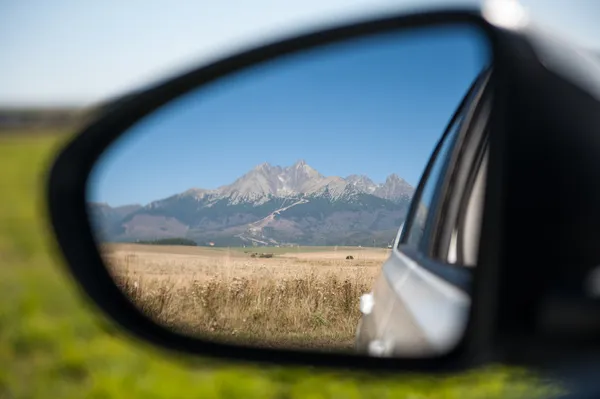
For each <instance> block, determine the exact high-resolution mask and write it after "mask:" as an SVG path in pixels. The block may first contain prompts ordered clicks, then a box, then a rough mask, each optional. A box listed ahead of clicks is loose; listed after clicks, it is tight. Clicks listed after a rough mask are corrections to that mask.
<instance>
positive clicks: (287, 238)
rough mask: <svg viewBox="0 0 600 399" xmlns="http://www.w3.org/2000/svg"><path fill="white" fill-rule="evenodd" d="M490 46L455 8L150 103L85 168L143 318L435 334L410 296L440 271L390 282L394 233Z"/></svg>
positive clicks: (187, 328) (205, 326)
mask: <svg viewBox="0 0 600 399" xmlns="http://www.w3.org/2000/svg"><path fill="white" fill-rule="evenodd" d="M488 53H489V48H488V44H487V42H486V39H485V37H484V36H483V34H482V33H481V32H479V31H477V30H476V29H474V28H473V27H468V26H446V27H437V28H427V29H415V30H410V31H404V32H400V33H394V34H390V33H387V34H380V35H373V36H369V37H366V38H360V39H353V40H348V41H345V42H343V43H337V44H333V45H328V46H323V47H320V48H316V49H312V50H310V51H304V52H301V53H298V54H294V55H293V56H286V57H282V58H280V59H277V60H275V61H271V62H268V63H265V64H263V65H259V66H256V67H254V68H252V69H249V70H246V71H243V72H241V73H237V74H235V75H231V76H228V77H226V78H223V79H221V80H219V81H217V82H215V83H213V84H211V85H209V86H205V87H202V88H200V89H197V90H195V91H192V92H190V93H188V94H187V95H185V96H182V97H181V98H179V99H177V100H176V101H173V102H172V103H170V104H167V105H166V106H165V107H163V108H161V109H159V110H158V111H156V112H154V113H153V114H151V115H149V116H147V117H146V118H144V119H143V120H141V121H140V122H139V123H137V124H136V125H135V126H133V127H132V128H131V129H130V131H128V132H127V133H126V134H124V135H123V137H122V138H120V139H119V140H117V141H116V142H115V143H114V144H113V145H112V146H111V147H110V148H109V149H108V150H107V152H106V153H105V154H104V155H103V156H102V157H101V159H100V160H99V162H98V163H97V165H96V166H95V168H94V170H93V173H92V175H91V176H90V179H89V181H88V201H89V210H90V215H91V218H92V226H93V228H94V229H95V230H94V233H95V236H96V238H97V241H98V243H99V246H100V248H101V253H102V256H103V259H104V260H105V262H106V265H107V268H108V269H109V271H110V273H111V275H112V276H114V279H115V282H116V284H117V285H118V286H119V287H120V288H121V289H122V290H123V291H124V292H125V294H126V295H127V296H128V297H129V298H130V299H131V301H132V302H133V303H134V304H135V305H136V306H138V307H139V308H140V309H141V310H142V311H143V312H144V313H145V314H146V315H148V316H149V317H151V318H152V319H153V320H154V321H155V322H156V323H159V324H161V325H164V326H166V327H168V328H170V329H173V330H176V331H178V332H180V333H183V334H186V335H191V336H195V337H202V338H204V339H211V340H217V341H226V342H232V343H236V344H242V345H257V346H263V347H264V346H268V347H278V348H293V349H310V350H324V351H349V352H353V351H356V350H357V348H358V349H360V347H361V345H363V344H364V345H365V347H370V348H371V350H370V351H369V353H371V354H378V353H379V352H381V350H379V352H378V349H377V348H379V347H378V346H377V345H380V346H381V345H383V344H385V342H384V343H383V344H382V342H383V341H381V339H382V338H381V335H382V334H384V335H385V330H386V325H387V324H389V323H388V321H389V320H393V324H394V326H395V328H396V330H395V331H396V333H395V334H397V335H396V338H395V345H396V347H397V348H396V352H395V353H402V346H403V345H404V346H405V347H406V349H407V353H412V352H414V351H412V352H411V350H412V349H411V348H413V346H414V345H420V348H421V349H422V348H424V347H427V345H428V340H431V339H437V338H435V334H433V335H432V334H428V333H427V332H426V331H425V332H424V329H427V328H429V327H428V326H426V325H425V324H423V323H426V320H425V319H426V318H427V317H431V314H429V315H428V316H427V317H423V314H421V315H420V314H419V312H421V308H420V307H419V306H418V304H419V303H421V304H422V303H424V302H423V301H430V304H431V301H432V300H431V298H429V299H428V298H425V297H424V295H425V294H424V293H425V292H427V287H425V285H427V284H429V283H430V282H431V281H433V280H431V278H433V279H435V278H437V277H435V276H434V275H432V274H431V273H428V272H427V271H426V270H425V271H424V272H423V273H428V274H429V276H428V277H431V278H430V279H429V280H427V279H425V280H423V281H421V282H420V283H418V284H421V286H419V285H418V284H417V283H414V284H412V285H410V284H409V285H407V290H406V292H403V291H402V289H403V287H402V284H403V281H411V280H410V278H409V277H407V276H408V274H406V273H405V274H403V273H402V270H403V269H402V268H403V267H404V268H406V267H407V266H406V264H404V263H402V262H401V260H402V259H403V258H394V256H396V257H397V256H400V255H398V254H397V252H398V251H396V250H394V248H393V244H394V243H395V242H397V240H398V231H399V228H400V226H401V225H402V224H403V223H404V222H405V219H406V217H407V212H408V209H409V206H410V203H411V199H412V197H413V194H414V193H415V188H416V187H417V185H418V183H419V180H420V178H421V174H422V173H423V170H424V168H425V165H426V163H427V161H428V160H429V158H430V156H431V155H432V151H433V149H434V147H435V146H436V144H437V142H438V141H439V140H440V138H441V137H442V135H443V133H444V131H445V130H446V128H447V126H448V124H449V122H450V119H451V117H452V115H453V114H454V112H455V111H456V109H457V107H458V105H459V103H460V102H461V100H462V98H463V97H464V96H465V94H466V93H467V91H468V89H469V87H470V86H471V85H472V83H473V81H474V80H475V79H476V78H477V76H478V75H479V74H480V73H481V72H482V70H484V69H485V68H487V66H488V63H489V54H488ZM394 254H396V255H394ZM384 263H385V264H386V266H385V268H390V270H392V269H393V270H395V271H397V272H398V273H396V274H393V273H392V274H390V273H388V274H385V273H382V267H383V265H384ZM412 267H415V266H414V265H413V266H412ZM417 267H418V265H417ZM432 276H433V277H432ZM394 279H396V280H394ZM376 281H377V283H375V282H376ZM381 284H383V285H384V286H385V287H383V288H381V289H378V288H377V287H379V286H380V285H381ZM407 284H408V283H407ZM419 287H420V288H419ZM392 288H393V289H392ZM378 290H379V291H378ZM386 290H387V291H386ZM366 293H372V295H367V296H363V294H366ZM382 295H387V297H386V298H384V299H381V296H382ZM361 296H363V300H362V303H363V305H362V306H363V313H364V314H361V305H360V304H361V300H360V298H361ZM407 296H412V297H411V298H408V297H407ZM373 298H375V300H374V302H373V300H372V299H373ZM378 298H380V299H378ZM432 298H433V296H432ZM435 298H437V299H435V300H437V301H442V302H443V301H444V300H445V299H444V297H443V296H437V297H435ZM369 300H370V301H369ZM365 301H366V302H365ZM378 301H379V302H378ZM415 304H416V305H415ZM440 305H441V306H440V307H439V309H440V310H443V309H445V307H448V306H451V304H450V305H448V304H444V303H441V304H440ZM366 308H368V309H367V310H368V312H366V311H365V309H366ZM425 312H430V309H426V310H425ZM430 313H431V312H430ZM367 314H372V315H377V316H376V317H375V318H374V319H371V320H369V321H368V325H369V326H370V327H368V328H367V327H365V326H366V325H367V320H364V319H362V318H364V317H366V315H367ZM454 314H456V313H453V312H451V311H450V312H448V313H447V314H446V315H441V316H442V319H443V318H444V317H445V319H446V320H447V319H448V318H449V317H453V315H454ZM459 319H460V320H459ZM463 319H464V317H463V318H462V319H461V318H460V317H458V316H457V320H458V321H456V322H455V324H456V323H457V322H460V323H464V321H463ZM424 320H425V321H424ZM365 329H366V330H368V331H365ZM439 331H442V332H443V329H441V330H439ZM444 331H445V330H444ZM387 334H388V338H389V334H390V333H389V332H388V333H387ZM438 335H439V334H438ZM431 337H433V338H431ZM388 338H386V339H388ZM388 341H389V340H388ZM361 342H362V343H363V344H361ZM429 344H431V345H433V346H435V345H434V344H433V343H431V342H429ZM398 347H400V349H399V350H398ZM373 348H375V349H373ZM363 349H364V348H363ZM363 352H364V351H363ZM419 353H422V354H425V353H426V351H423V350H421V351H420V352H419ZM379 354H381V353H379Z"/></svg>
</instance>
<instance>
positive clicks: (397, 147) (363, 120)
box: [89, 26, 488, 206]
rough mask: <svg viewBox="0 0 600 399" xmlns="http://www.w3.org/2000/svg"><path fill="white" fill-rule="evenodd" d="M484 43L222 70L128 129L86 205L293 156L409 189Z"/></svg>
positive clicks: (355, 51) (414, 45)
mask: <svg viewBox="0 0 600 399" xmlns="http://www.w3.org/2000/svg"><path fill="white" fill-rule="evenodd" d="M487 50H488V48H487V45H486V42H485V39H484V38H483V37H482V36H481V34H480V33H479V32H477V31H476V30H474V29H473V28H469V27H456V26H455V27H447V28H436V29H428V30H426V31H412V32H410V33H406V32H405V33H402V34H398V33H396V34H386V35H378V36H374V37H370V38H366V39H364V38H363V39H360V40H352V41H348V42H345V43H343V44H335V45H331V46H328V47H326V48H321V49H318V50H312V51H310V52H304V53H302V54H298V55H295V56H291V57H286V58H285V59H280V60H277V61H275V62H271V63H269V64H268V65H263V66H260V67H256V68H254V69H252V70H250V71H246V72H244V73H241V74H238V75H236V76H230V77H227V78H225V79H223V80H221V81H219V82H217V83H215V84H213V85H211V86H210V87H205V88H202V89H200V90H197V91H195V92H193V93H191V94H189V95H187V96H185V97H183V98H181V99H179V100H178V101H176V102H173V103H171V104H169V105H168V106H167V107H165V108H163V109H161V110H159V111H157V112H155V113H154V114H152V115H151V116H149V117H147V118H146V119H145V120H143V121H142V122H140V123H139V124H138V125H136V126H134V128H132V130H131V131H130V132H129V133H128V134H126V135H125V137H124V138H123V139H121V140H120V141H119V142H118V143H117V144H115V145H114V146H113V147H112V149H111V150H110V151H109V152H108V153H107V154H106V155H105V156H104V157H103V159H102V162H101V163H100V164H99V165H98V167H97V168H96V171H95V173H94V175H93V176H92V179H91V181H90V184H89V187H90V190H91V191H90V197H91V198H90V200H92V201H94V202H106V203H108V204H110V205H112V206H116V205H124V204H132V203H138V204H147V203H149V202H150V201H154V200H157V199H162V198H165V197H168V196H170V195H173V194H176V193H180V192H183V191H185V190H188V189H190V188H194V187H196V188H205V189H213V188H217V187H219V186H222V185H225V184H230V183H232V182H233V181H234V180H235V179H237V178H238V177H240V176H241V175H243V174H244V173H246V172H247V171H248V170H250V169H252V168H253V167H254V166H256V165H258V164H261V163H263V162H268V163H270V164H272V165H281V166H288V165H291V164H293V163H294V162H296V161H297V160H299V159H303V160H305V161H306V163H308V164H309V165H310V166H312V167H313V168H315V169H316V170H318V171H319V172H320V173H322V174H323V175H325V176H341V177H345V176H348V175H351V174H364V175H367V176H369V177H370V178H371V179H373V180H374V181H375V182H383V181H384V180H385V178H386V176H388V175H389V174H391V173H396V174H397V175H399V176H400V177H402V178H403V179H405V180H406V181H407V182H408V183H409V184H411V185H413V186H415V185H416V184H417V183H418V180H419V178H420V175H421V173H422V170H423V168H424V166H425V163H426V161H427V159H428V158H429V156H430V154H431V151H432V149H433V147H434V145H435V143H436V142H437V140H438V139H439V137H440V136H441V134H442V133H443V131H444V129H445V127H446V125H447V124H448V122H449V120H450V118H451V116H452V114H453V113H454V111H455V110H456V107H457V106H458V104H459V103H460V101H461V99H462V97H463V96H464V95H465V93H466V91H467V89H468V87H469V86H470V84H471V83H472V81H473V80H474V78H475V77H476V76H477V75H478V74H479V73H480V72H481V70H482V68H483V66H484V65H486V63H487V62H488V52H487Z"/></svg>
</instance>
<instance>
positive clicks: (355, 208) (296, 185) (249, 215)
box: [89, 160, 414, 246]
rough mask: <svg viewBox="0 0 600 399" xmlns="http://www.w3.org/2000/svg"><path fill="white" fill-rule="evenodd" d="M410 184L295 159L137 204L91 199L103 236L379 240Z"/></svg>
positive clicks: (393, 227)
mask: <svg viewBox="0 0 600 399" xmlns="http://www.w3.org/2000/svg"><path fill="white" fill-rule="evenodd" d="M413 192H414V189H413V187H412V186H411V185H410V184H408V183H407V182H406V181H405V180H403V179H402V178H400V177H399V176H397V175H396V174H391V175H389V176H388V177H387V178H386V180H385V182H384V183H381V184H377V183H375V182H373V180H371V179H370V178H369V177H367V176H364V175H350V176H347V177H345V178H342V177H338V176H324V175H322V174H321V173H319V172H318V171H317V170H315V169H314V168H312V167H311V166H309V165H308V164H307V163H306V162H305V161H304V160H299V161H297V162H296V163H294V164H293V165H291V166H288V167H281V166H274V165H270V164H268V163H263V164H260V165H257V166H256V167H254V168H253V169H252V170H250V171H249V172H247V173H246V174H244V175H243V176H241V177H240V178H238V179H237V180H235V181H234V182H233V183H231V184H229V185H225V186H221V187H219V188H216V189H202V188H192V189H189V190H187V191H185V192H182V193H179V194H176V195H173V196H170V197H168V198H164V199H160V200H157V201H153V202H150V203H149V204H147V205H145V206H142V205H126V206H119V207H111V206H109V205H108V204H104V203H89V211H90V216H91V219H92V222H93V224H94V227H95V229H96V231H97V232H98V236H99V238H100V240H101V241H111V242H122V241H138V240H156V239H162V238H175V237H177V238H188V239H191V240H194V241H196V242H197V243H198V244H199V245H208V244H210V243H213V244H214V245H216V246H229V245H231V246H234V245H239V246H241V245H288V244H296V245H378V246H384V245H387V244H388V243H389V242H391V241H392V240H393V239H394V237H395V234H396V232H397V229H398V227H399V226H400V225H401V224H402V222H403V221H404V218H405V215H406V213H407V210H408V206H409V203H410V199H411V198H412V195H413Z"/></svg>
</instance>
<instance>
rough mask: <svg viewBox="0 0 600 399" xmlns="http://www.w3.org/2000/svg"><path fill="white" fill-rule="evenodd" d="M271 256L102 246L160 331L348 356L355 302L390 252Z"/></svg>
mask: <svg viewBox="0 0 600 399" xmlns="http://www.w3.org/2000/svg"><path fill="white" fill-rule="evenodd" d="M273 250H276V252H275V253H273V254H272V255H273V257H270V258H264V257H260V254H261V253H262V252H263V251H264V252H267V251H268V249H265V248H263V249H262V250H258V249H241V248H234V249H227V248H204V247H189V246H158V245H139V244H106V245H103V247H102V253H103V257H104V259H105V261H106V263H107V265H109V269H110V271H111V274H112V275H113V276H114V278H115V280H116V281H117V283H118V285H119V286H120V287H121V288H122V289H123V290H124V291H125V292H126V293H127V295H128V296H129V297H130V298H131V300H132V301H133V302H134V303H135V304H136V305H137V306H138V307H139V308H141V309H142V310H143V312H144V313H146V314H147V315H148V316H150V317H152V318H153V319H154V320H156V321H157V322H159V323H160V324H163V325H166V326H168V327H169V328H172V329H175V330H178V331H180V332H183V333H186V334H190V335H196V336H210V337H211V338H213V339H219V340H227V341H234V342H237V343H245V344H253V345H261V346H271V347H293V348H297V349H319V350H349V349H351V348H352V346H353V340H354V334H355V331H356V325H357V322H358V319H359V315H360V313H359V309H358V303H359V297H360V295H362V294H363V293H365V292H368V291H369V290H370V288H371V285H372V283H373V280H374V278H375V277H376V275H377V273H378V272H379V270H380V268H381V265H382V264H383V262H384V261H385V259H386V258H387V257H388V256H389V250H387V249H380V248H348V247H339V248H325V247H320V248H318V249H315V248H308V247H305V248H301V247H300V248H289V249H284V248H273ZM348 256H351V257H352V258H353V259H346V258H347V257H348Z"/></svg>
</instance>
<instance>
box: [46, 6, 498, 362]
mask: <svg viewBox="0 0 600 399" xmlns="http://www.w3.org/2000/svg"><path fill="white" fill-rule="evenodd" d="M458 23H460V24H469V25H473V26H475V27H477V28H479V29H480V30H481V31H482V32H483V33H484V34H485V35H486V36H487V37H488V39H489V42H490V45H491V47H492V48H491V52H490V53H491V55H492V63H494V65H496V61H497V58H498V57H497V54H498V51H497V38H496V35H497V33H498V31H497V29H496V28H495V27H493V26H492V25H490V24H489V23H488V22H487V21H486V20H485V19H484V18H483V17H482V16H481V13H480V11H479V10H473V9H466V10H456V9H452V10H442V11H435V12H421V13H412V14H400V15H395V16H391V17H385V18H380V19H376V20H368V21H366V22H359V23H352V24H349V25H344V26H341V27H334V28H330V29H326V30H321V31H317V32H313V33H309V34H305V35H301V36H297V37H293V38H291V39H285V40H282V41H278V42H275V43H272V44H268V45H265V46H262V47H259V48H256V49H253V50H250V51H246V52H242V53H240V54H237V55H234V56H232V57H230V58H226V59H224V60H221V61H218V62H215V63H212V64H210V65H208V66H203V67H200V68H197V69H195V70H192V71H191V72H188V73H186V74H183V75H181V76H178V77H176V78H174V79H172V80H169V81H167V82H166V83H161V84H159V85H156V86H153V87H150V88H148V89H146V90H144V91H142V92H139V93H136V94H134V95H131V96H128V97H127V98H125V99H124V100H122V101H119V103H118V104H117V105H115V106H111V107H108V108H107V109H106V111H105V112H102V115H100V116H99V118H98V119H97V120H96V121H94V122H92V123H91V124H90V125H88V126H87V127H85V128H84V129H83V130H82V131H81V132H80V133H79V134H77V135H76V136H75V137H74V139H72V140H71V141H70V142H69V143H68V144H67V146H66V148H64V149H63V150H62V152H61V153H60V154H59V156H58V158H57V159H56V160H55V162H54V164H53V165H52V168H51V171H50V175H49V179H48V182H47V200H48V206H49V215H50V221H51V224H52V228H53V230H54V233H55V236H56V238H57V241H58V244H59V247H60V249H61V252H62V254H63V256H64V258H65V260H66V262H65V263H66V266H67V269H68V272H69V273H70V274H71V275H72V276H74V278H75V279H76V280H77V282H78V284H79V287H80V288H82V289H83V291H84V292H85V294H86V295H87V296H88V297H89V298H91V300H92V301H93V302H94V303H95V304H96V305H97V306H98V307H100V309H101V310H102V311H103V312H104V313H105V314H107V315H108V316H109V317H110V318H111V319H112V320H113V321H115V322H116V323H117V324H119V325H120V326H121V327H123V328H124V329H125V330H126V331H128V332H129V333H131V334H133V336H135V337H138V338H141V339H143V340H145V341H148V342H150V343H152V344H154V345H157V346H159V347H162V348H166V349H169V350H174V351H176V352H180V353H185V354H193V355H202V356H210V357H215V358H223V359H228V360H236V359H237V360H242V361H252V362H266V363H271V364H273V363H275V364H281V365H308V366H322V367H334V368H345V369H358V370H360V369H363V370H370V371H373V370H391V371H399V370H404V371H411V372H451V371H458V370H463V369H464V368H466V367H473V366H478V365H480V364H481V363H483V362H484V361H487V360H489V359H488V357H489V353H490V350H489V349H490V348H489V343H490V342H491V339H490V336H491V330H490V328H489V326H488V325H489V321H490V320H489V318H488V317H487V316H486V314H487V313H488V311H489V310H490V309H489V308H483V306H484V305H480V303H481V304H483V303H485V304H490V303H492V302H490V301H489V300H487V301H486V300H483V298H482V300H481V301H479V297H480V296H482V295H491V294H492V293H491V291H489V290H488V289H486V288H485V287H483V286H481V287H478V285H480V284H479V283H478V282H477V279H475V287H474V292H475V297H474V299H473V300H472V303H473V305H472V306H471V317H470V319H469V324H468V326H467V330H466V333H465V336H464V337H463V339H462V340H461V341H460V343H459V344H458V345H457V346H456V347H455V349H453V350H452V351H451V352H450V353H447V354H445V355H443V356H437V357H429V358H415V359H412V358H410V359H404V358H372V357H365V356H359V355H351V354H331V353H316V352H305V351H296V350H277V349H262V348H251V347H245V346H237V345H229V344H222V343H215V342H209V341H204V340H201V339H197V338H191V337H189V336H185V335H181V334H178V333H175V332H173V331H170V330H168V329H167V328H165V327H162V326H160V325H158V324H156V323H154V322H153V321H151V320H150V319H149V318H148V317H147V316H144V315H143V314H142V313H141V312H140V311H139V310H138V309H137V308H136V307H135V306H134V305H133V304H132V303H131V302H130V301H129V300H128V298H127V297H126V296H125V295H124V294H123V293H122V292H121V291H120V290H119V289H118V288H117V287H116V286H115V284H114V281H113V279H112V278H111V276H110V275H109V273H108V271H107V270H106V268H105V266H104V264H103V262H102V259H101V256H100V253H99V251H98V248H97V246H96V242H95V240H94V237H93V234H92V231H91V226H90V221H89V217H88V216H89V215H88V209H87V206H86V183H87V179H88V175H89V174H90V172H91V170H92V168H93V166H94V163H95V161H96V160H97V159H98V158H99V157H100V156H101V154H102V153H103V151H104V150H105V149H106V148H107V147H108V146H110V144H111V143H112V142H113V141H114V140H116V139H117V138H118V137H119V136H120V135H121V134H122V133H123V132H124V131H126V130H127V129H128V128H129V127H131V126H132V125H133V124H135V123H136V122H137V121H138V120H139V119H141V118H142V117H144V116H145V115H147V114H149V113H151V112H152V111H154V110H156V109H157V108H159V107H161V106H162V105H164V104H166V103H167V102H169V101H171V100H173V99H175V98H177V97H179V96H181V95H183V94H185V93H186V92H188V91H190V90H192V89H196V88H198V87H199V86H201V85H204V84H207V83H209V82H212V81H214V80H216V79H219V78H222V77H224V76H226V75H228V74H231V73H234V72H238V71H240V70H242V69H244V68H247V67H250V66H253V65H255V64H258V63H261V62H264V61H268V60H270V59H273V58H276V57H280V56H284V55H287V54H291V53H295V52H298V51H302V50H307V49H310V48H313V47H317V46H321V45H326V44H330V43H334V42H338V41H342V40H346V39H350V38H356V37H360V36H365V35H370V34H376V33H384V32H388V31H397V30H403V29H411V28H423V27H429V26H441V25H448V24H458ZM480 270H482V268H477V273H479V272H480ZM482 281H489V278H487V279H483V280H482ZM488 291H489V294H488Z"/></svg>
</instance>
